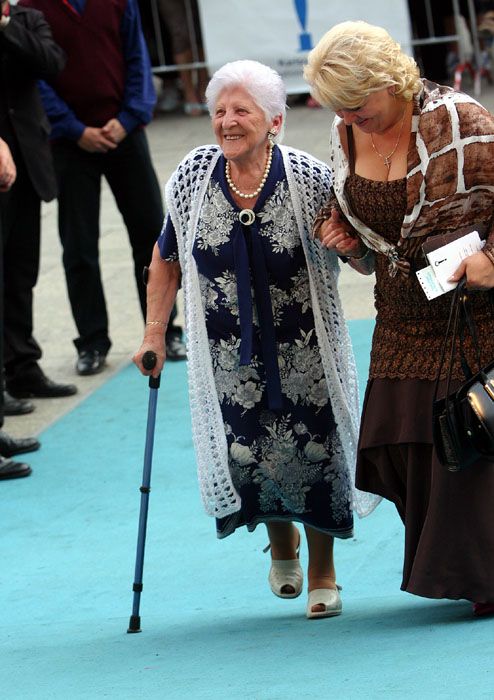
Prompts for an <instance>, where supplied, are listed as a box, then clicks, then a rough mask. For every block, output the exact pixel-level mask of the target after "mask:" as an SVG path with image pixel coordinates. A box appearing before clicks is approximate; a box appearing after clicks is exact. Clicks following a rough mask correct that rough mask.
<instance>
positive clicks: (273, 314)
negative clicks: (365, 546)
mask: <svg viewBox="0 0 494 700" xmlns="http://www.w3.org/2000/svg"><path fill="white" fill-rule="evenodd" d="M284 175H285V174H284V168H283V161H282V156H281V153H280V151H279V149H277V148H276V147H275V148H274V151H273V162H272V166H271V171H270V175H269V177H268V180H267V181H266V184H265V185H264V188H263V191H262V192H261V195H260V196H259V198H258V200H257V203H256V206H255V207H254V212H255V214H256V225H255V228H254V230H250V229H249V230H245V228H244V227H242V226H241V225H239V212H240V209H239V207H238V206H237V205H236V203H235V202H234V200H233V199H232V198H231V197H230V194H229V190H228V187H227V185H226V180H225V159H224V158H223V156H221V157H220V159H219V161H218V163H217V165H216V168H215V170H214V171H213V174H212V177H211V180H210V182H209V184H208V188H207V191H206V195H205V199H204V202H203V206H202V209H201V215H200V219H199V223H198V227H197V232H196V238H195V243H194V258H195V261H196V264H197V268H198V272H199V279H200V285H201V296H202V301H203V308H204V314H205V319H206V327H207V333H208V338H209V349H210V353H211V359H212V366H213V373H214V378H215V384H216V390H217V394H218V399H219V402H220V406H221V411H222V415H223V420H224V427H225V434H226V437H227V443H228V448H229V468H230V473H231V476H232V480H233V483H234V485H235V488H236V489H237V491H238V493H239V494H240V496H241V500H242V507H241V510H240V511H239V512H237V513H234V514H232V515H229V516H227V517H224V518H221V519H217V520H216V523H217V534H218V537H220V538H222V537H226V536H227V535H229V534H231V533H232V532H234V530H235V529H236V528H237V527H240V526H242V525H246V526H247V528H248V529H249V530H251V531H252V530H254V529H255V527H256V525H257V524H258V523H260V522H267V521H280V520H285V521H292V520H293V521H299V522H301V523H304V524H307V525H309V526H311V527H313V528H316V529H318V530H321V531H324V532H326V533H328V534H331V535H334V536H336V537H342V538H345V537H350V536H351V535H352V528H353V518H352V511H351V507H350V503H349V500H348V493H349V492H350V488H349V483H348V480H349V475H348V474H347V471H346V469H345V468H344V467H343V466H342V465H343V460H341V459H335V457H336V456H337V455H339V453H340V451H341V446H340V445H339V442H338V438H337V433H336V425H335V420H334V417H333V412H332V409H331V403H330V398H329V396H328V388H327V384H326V380H325V377H324V372H323V366H322V362H321V357H320V353H319V348H318V344H317V338H316V333H315V329H314V318H313V314H312V308H311V297H310V291H309V279H308V274H307V266H306V261H305V256H304V252H303V248H302V244H301V241H300V237H299V234H298V230H297V225H296V220H295V215H294V211H293V206H292V202H291V198H290V195H289V191H288V185H287V182H286V179H285V176H284ZM247 206H248V205H247ZM240 236H244V238H243V239H242V241H243V242H242V245H241V248H242V249H243V251H244V253H243V259H242V253H240V254H239V248H238V242H239V240H240V239H239V237H240ZM254 238H255V240H254ZM244 243H245V245H244ZM158 245H159V247H160V251H161V256H162V258H164V259H166V260H170V261H171V260H178V252H177V244H176V237H175V231H174V228H173V225H172V223H171V221H170V219H169V218H168V219H167V222H166V225H165V227H164V229H163V232H162V234H161V236H160V238H159V240H158ZM239 259H240V261H239ZM260 260H261V266H262V267H263V269H264V270H265V271H266V273H267V277H266V279H267V288H266V285H265V286H264V288H263V286H262V284H260V283H259V274H261V273H258V272H256V269H257V268H258V267H259V264H260ZM246 266H247V267H246ZM261 276H262V275H261ZM239 280H240V281H239ZM246 282H247V287H246V286H245V283H246ZM242 284H243V287H242ZM261 297H262V298H261ZM239 298H240V304H239ZM246 303H247V307H248V311H249V312H250V309H249V307H250V306H251V314H250V318H249V313H247V319H248V320H247V322H246V321H245V311H242V308H243V307H245V305H246ZM266 309H267V310H266ZM242 317H243V318H242ZM249 333H250V335H249ZM245 336H247V337H248V338H249V340H248V341H247V345H248V346H249V347H248V350H247V359H245V357H244V358H242V355H245V352H243V351H242V345H244V346H245V343H246V341H245V340H244V338H245ZM271 336H272V338H273V339H274V340H273V343H274V344H273V352H272V353H271V352H269V337H271ZM266 338H268V340H266ZM265 357H267V361H265V359H264V358H265ZM273 358H274V360H275V362H274V366H273ZM276 359H277V363H276ZM273 375H274V376H273ZM277 387H279V390H277Z"/></svg>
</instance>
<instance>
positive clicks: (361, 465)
mask: <svg viewBox="0 0 494 700" xmlns="http://www.w3.org/2000/svg"><path fill="white" fill-rule="evenodd" d="M433 393H434V382H431V381H427V380H393V379H373V380H370V381H369V382H368V384H367V390H366V393H365V399H364V409H363V416H362V424H361V430H360V439H359V449H358V457H357V475H356V481H357V486H358V488H359V489H361V490H363V491H369V492H371V493H376V494H378V495H380V496H383V497H384V498H386V499H388V500H390V501H392V502H393V503H394V504H395V506H396V508H397V510H398V513H399V515H400V517H401V519H402V520H403V523H404V525H405V560H404V565H403V581H402V585H401V588H402V590H404V591H408V592H409V593H414V594H415V595H420V596H424V597H427V598H450V599H454V600H458V599H461V598H466V599H467V600H471V601H474V602H494V461H488V460H479V461H478V462H476V463H475V464H474V465H472V466H471V467H469V468H468V469H466V470H464V471H462V472H458V473H452V472H449V471H448V470H447V469H446V467H443V466H442V465H441V464H440V463H439V461H438V459H437V456H436V453H435V450H434V448H433V445H432V400H433Z"/></svg>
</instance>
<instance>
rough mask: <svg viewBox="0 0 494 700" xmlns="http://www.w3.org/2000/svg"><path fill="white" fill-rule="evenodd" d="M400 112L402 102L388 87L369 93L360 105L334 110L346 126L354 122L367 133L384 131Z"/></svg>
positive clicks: (401, 110) (401, 111)
mask: <svg viewBox="0 0 494 700" xmlns="http://www.w3.org/2000/svg"><path fill="white" fill-rule="evenodd" d="M402 113H403V103H402V102H401V101H400V100H397V99H395V97H394V95H393V94H391V92H390V90H389V89H388V88H384V89H383V90H378V91H377V92H373V93H371V94H370V95H369V97H368V98H367V99H366V100H365V102H364V103H363V104H362V106H361V107H357V108H356V109H339V110H337V112H336V114H337V115H338V116H339V117H340V118H341V119H343V121H344V122H345V124H346V125H347V126H350V125H351V124H355V126H358V127H359V129H362V131H364V132H365V133H367V134H370V133H375V132H377V133H379V132H381V131H386V129H389V127H390V126H392V125H393V124H394V123H395V122H396V119H397V118H399V117H398V115H400V116H401V114H402Z"/></svg>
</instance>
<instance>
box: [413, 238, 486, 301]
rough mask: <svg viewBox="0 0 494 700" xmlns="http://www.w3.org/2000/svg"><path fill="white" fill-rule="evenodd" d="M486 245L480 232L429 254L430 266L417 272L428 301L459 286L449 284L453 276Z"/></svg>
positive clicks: (455, 283) (452, 283) (454, 283)
mask: <svg viewBox="0 0 494 700" xmlns="http://www.w3.org/2000/svg"><path fill="white" fill-rule="evenodd" d="M484 245H485V241H482V240H481V239H480V236H479V233H478V231H472V232H471V233H467V234H466V235H465V236H462V237H461V238H457V239H456V240H455V241H452V242H451V243H447V244H446V245H444V246H441V247H440V248H436V250H432V251H431V252H430V253H427V259H428V261H429V263H430V265H429V266H428V267H426V268H424V269H422V270H419V271H418V272H417V278H418V280H419V282H420V284H421V286H422V289H423V290H424V292H425V294H426V296H427V298H428V299H435V298H436V297H438V296H440V295H441V294H445V293H446V292H449V291H450V290H451V289H454V288H455V287H456V286H457V282H449V281H448V280H449V278H450V277H451V275H452V274H453V273H454V272H455V271H456V270H457V268H458V267H459V266H460V263H461V261H462V260H464V259H465V258H468V257H469V256H470V255H473V254H474V253H478V252H479V250H482V248H483V247H484Z"/></svg>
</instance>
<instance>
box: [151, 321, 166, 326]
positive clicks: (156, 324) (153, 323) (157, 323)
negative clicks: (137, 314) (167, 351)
mask: <svg viewBox="0 0 494 700" xmlns="http://www.w3.org/2000/svg"><path fill="white" fill-rule="evenodd" d="M167 325H168V323H165V322H164V321H146V326H167Z"/></svg>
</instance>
